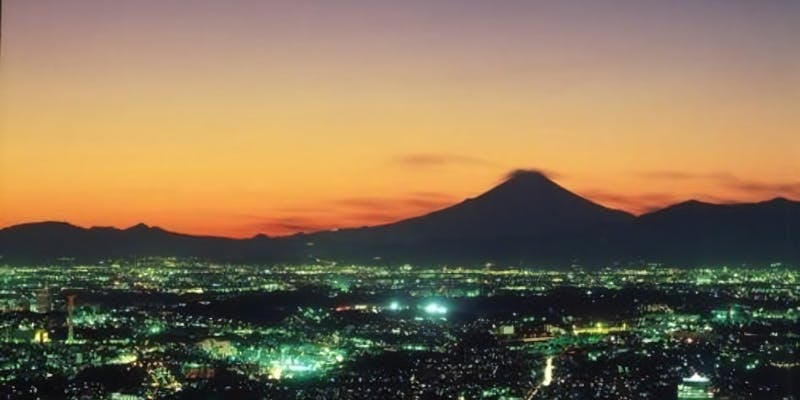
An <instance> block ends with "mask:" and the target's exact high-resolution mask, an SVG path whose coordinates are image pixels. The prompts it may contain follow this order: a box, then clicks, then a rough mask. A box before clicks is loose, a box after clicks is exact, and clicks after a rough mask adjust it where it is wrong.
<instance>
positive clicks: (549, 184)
mask: <svg viewBox="0 0 800 400" xmlns="http://www.w3.org/2000/svg"><path fill="white" fill-rule="evenodd" d="M0 255H2V256H3V257H4V260H5V262H14V263H16V262H31V261H37V260H47V259H53V258H57V257H64V256H65V257H72V258H75V259H78V260H98V259H108V258H118V257H131V256H151V255H152V256H180V257H198V258H206V259H213V260H222V261H234V262H251V261H252V262H287V263H298V262H317V261H321V260H325V261H337V262H354V263H371V264H375V263H385V264H388V265H399V264H403V263H415V264H425V265H441V264H465V265H479V264H483V263H486V262H496V263H505V264H515V265H517V264H518V265H526V266H552V267H557V266H566V265H571V264H573V263H580V264H584V265H594V266H606V265H611V264H613V263H623V264H624V263H630V262H642V261H648V262H662V263H668V264H670V265H675V266H696V265H718V264H721V263H728V264H740V263H752V264H759V263H761V264H763V263H770V262H777V261H780V262H787V263H797V262H798V261H800V203H798V202H796V201H792V200H788V199H783V198H778V199H773V200H770V201H765V202H761V203H750V204H723V205H718V204H711V203H703V202H699V201H695V200H690V201H687V202H683V203H679V204H675V205H673V206H669V207H666V208H664V209H662V210H658V211H655V212H652V213H649V214H644V215H641V216H639V217H636V216H633V215H631V214H628V213H626V212H623V211H619V210H613V209H610V208H607V207H604V206H601V205H599V204H597V203H594V202H592V201H590V200H587V199H585V198H582V197H580V196H578V195H576V194H574V193H572V192H570V191H568V190H567V189H565V188H563V187H561V186H560V185H558V184H557V183H555V182H553V181H552V180H550V179H549V178H548V177H547V176H545V175H544V174H542V173H540V172H537V171H527V170H518V171H514V172H512V173H511V174H509V175H508V176H507V178H506V179H505V180H504V181H503V182H501V183H500V184H499V185H497V186H496V187H494V188H492V189H491V190H489V191H487V192H485V193H483V194H481V195H479V196H477V197H474V198H471V199H467V200H464V201H462V202H461V203H458V204H455V205H453V206H450V207H447V208H444V209H441V210H438V211H434V212H431V213H429V214H426V215H422V216H419V217H414V218H409V219H405V220H402V221H398V222H395V223H390V224H385V225H379V226H373V227H362V228H350V229H341V230H338V231H324V232H316V233H310V234H296V235H292V236H288V237H278V238H270V237H267V236H264V235H256V236H255V237H253V238H250V239H230V238H222V237H210V236H190V235H184V234H179V233H174V232H169V231H166V230H163V229H161V228H158V227H150V226H147V225H144V224H138V225H135V226H132V227H130V228H127V229H116V228H107V227H93V228H88V229H85V228H80V227H77V226H74V225H70V224H67V223H63V222H42V223H29V224H21V225H16V226H11V227H7V228H4V229H1V230H0Z"/></svg>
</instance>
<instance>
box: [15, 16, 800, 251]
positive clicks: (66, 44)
mask: <svg viewBox="0 0 800 400" xmlns="http://www.w3.org/2000/svg"><path fill="white" fill-rule="evenodd" d="M3 7H4V9H3V27H2V28H3V32H2V58H1V60H2V61H0V80H1V81H0V90H2V99H0V101H1V102H2V103H0V124H2V125H0V226H6V225H10V224H15V223H20V222H29V221H40V220H62V221H69V222H73V223H76V224H78V225H83V226H89V225H114V226H120V227H125V226H128V225H133V224H135V223H137V222H140V221H143V222H145V223H148V224H152V225H158V226H162V227H164V228H167V229H170V230H175V231H181V232H189V233H206V234H215V235H226V236H237V237H243V236H250V235H253V234H255V233H257V232H264V233H268V234H286V233H291V232H295V231H300V230H316V229H326V228H332V227H339V226H354V225H367V224H377V223H382V222H388V221H392V220H396V219H398V218H402V217H407V216H412V215H416V214H420V213H424V212H427V211H430V210H433V209H436V208H441V207H443V206H445V205H449V204H452V203H454V202H457V201H460V200H461V199H463V198H465V197H470V196H475V195H477V194H479V193H480V192H482V191H484V190H486V189H488V188H489V187H491V186H492V185H494V184H496V183H497V182H498V181H499V180H500V179H501V178H502V177H503V176H504V175H505V173H507V172H508V171H509V170H511V169H514V168H538V169H542V170H544V171H547V172H549V173H550V175H551V176H552V177H553V178H554V179H555V180H556V181H557V182H559V183H560V184H562V185H564V186H566V187H568V188H570V189H572V190H574V191H576V192H577V193H579V194H581V195H584V196H586V197H589V198H591V199H593V200H595V201H597V202H599V203H602V204H604V205H607V206H611V207H616V208H621V209H625V210H629V211H632V212H636V213H639V212H643V211H645V210H649V209H652V208H655V207H659V206H663V205H666V204H670V203H673V202H677V201H681V200H685V199H689V198H698V199H703V200H708V201H715V202H732V201H754V200H764V199H769V198H772V197H776V196H783V197H789V198H795V199H800V1H796V0H759V1H753V0H674V1H655V0H639V1H632V0H605V1H597V0H585V1H575V0H557V1H555V0H554V1H532V0H531V1H511V0H509V1H501V0H493V1H486V0H453V1H448V0H424V1H415V0H403V1H384V0H362V1H353V0H319V1H306V0H292V1H266V0H264V1H262V0H235V1H234V0H226V1H222V0H214V1H211V0H183V1H178V0H136V1H109V0H69V1H64V0H35V1H31V0H6V1H3Z"/></svg>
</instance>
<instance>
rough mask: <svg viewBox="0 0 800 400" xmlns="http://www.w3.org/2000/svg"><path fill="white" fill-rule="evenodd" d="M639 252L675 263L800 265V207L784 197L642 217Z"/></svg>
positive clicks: (688, 205)
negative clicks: (791, 262)
mask: <svg viewBox="0 0 800 400" xmlns="http://www.w3.org/2000/svg"><path fill="white" fill-rule="evenodd" d="M635 237H636V239H637V248H638V249H639V251H641V252H642V254H643V255H645V256H646V257H648V258H651V259H659V260H663V261H667V262H673V263H691V264H695V265H704V264H705V265H709V264H718V263H742V262H750V263H767V262H771V261H780V260H793V261H794V262H797V261H798V260H800V202H796V201H791V200H788V199H784V198H776V199H773V200H769V201H764V202H760V203H751V204H710V203H703V202H700V201H696V200H690V201H686V202H683V203H679V204H676V205H673V206H670V207H667V208H664V209H662V210H659V211H656V212H653V213H650V214H646V215H642V216H640V217H639V218H637V221H636V235H635Z"/></svg>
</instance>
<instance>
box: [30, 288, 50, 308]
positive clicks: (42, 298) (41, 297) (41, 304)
mask: <svg viewBox="0 0 800 400" xmlns="http://www.w3.org/2000/svg"><path fill="white" fill-rule="evenodd" d="M33 296H34V297H35V299H36V303H35V305H36V309H35V310H32V311H35V312H37V313H40V314H47V313H49V312H51V311H53V296H52V295H51V294H50V289H48V288H47V287H44V288H41V289H38V290H36V291H35V292H34V293H33Z"/></svg>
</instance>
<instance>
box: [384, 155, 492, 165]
mask: <svg viewBox="0 0 800 400" xmlns="http://www.w3.org/2000/svg"><path fill="white" fill-rule="evenodd" d="M393 161H394V162H395V163H397V164H400V165H404V166H408V167H414V168H430V167H441V166H447V165H468V166H493V165H497V164H496V163H494V162H492V161H489V160H487V159H484V158H480V157H472V156H463V155H457V154H444V153H414V154H405V155H401V156H397V157H395V158H394V159H393Z"/></svg>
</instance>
